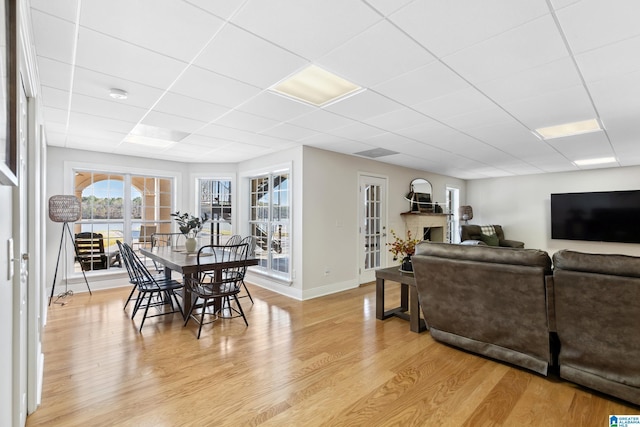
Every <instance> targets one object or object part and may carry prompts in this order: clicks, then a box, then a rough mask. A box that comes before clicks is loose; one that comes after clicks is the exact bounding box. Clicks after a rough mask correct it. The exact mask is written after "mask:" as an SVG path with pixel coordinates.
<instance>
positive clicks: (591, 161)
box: [573, 157, 617, 166]
mask: <svg viewBox="0 0 640 427" xmlns="http://www.w3.org/2000/svg"><path fill="white" fill-rule="evenodd" d="M616 161H617V160H616V158H615V157H601V158H599V159H583V160H576V161H574V162H573V163H574V164H575V165H576V166H591V165H602V164H605V163H615V162H616Z"/></svg>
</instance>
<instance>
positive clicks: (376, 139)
mask: <svg viewBox="0 0 640 427" xmlns="http://www.w3.org/2000/svg"><path fill="white" fill-rule="evenodd" d="M362 142H364V143H365V144H368V145H372V146H374V147H380V148H386V149H387V150H393V151H403V150H402V146H404V145H405V144H408V143H410V142H413V141H411V140H410V139H409V138H405V137H404V136H401V135H397V134H395V133H390V132H387V133H381V134H380V135H376V136H373V137H371V138H367V139H365V140H363V141H362Z"/></svg>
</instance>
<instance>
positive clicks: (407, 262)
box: [387, 230, 420, 271]
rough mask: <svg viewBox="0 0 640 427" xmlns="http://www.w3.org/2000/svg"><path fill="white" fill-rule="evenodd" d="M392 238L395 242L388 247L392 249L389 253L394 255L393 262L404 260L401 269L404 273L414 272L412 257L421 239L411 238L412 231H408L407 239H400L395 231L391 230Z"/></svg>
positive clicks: (388, 244)
mask: <svg viewBox="0 0 640 427" xmlns="http://www.w3.org/2000/svg"><path fill="white" fill-rule="evenodd" d="M391 236H392V237H393V242H390V243H387V246H389V247H390V248H389V252H391V254H393V260H394V261H397V260H398V259H402V265H401V266H400V269H401V270H403V271H413V265H412V264H411V256H412V255H413V254H414V253H415V251H416V245H417V244H418V243H420V239H415V238H413V237H411V230H407V238H406V239H403V238H400V237H398V235H396V233H395V232H394V231H393V230H391Z"/></svg>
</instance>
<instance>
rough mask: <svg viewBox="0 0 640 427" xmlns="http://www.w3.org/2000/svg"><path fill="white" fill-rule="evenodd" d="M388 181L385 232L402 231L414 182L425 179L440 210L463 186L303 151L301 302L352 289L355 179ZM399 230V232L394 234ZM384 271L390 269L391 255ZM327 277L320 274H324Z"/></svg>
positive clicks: (326, 153)
mask: <svg viewBox="0 0 640 427" xmlns="http://www.w3.org/2000/svg"><path fill="white" fill-rule="evenodd" d="M359 173H363V174H367V173H368V174H372V175H375V176H383V177H386V178H388V188H387V205H388V214H387V215H388V217H387V220H388V225H389V229H393V230H395V231H398V232H399V234H402V233H403V231H404V222H403V221H402V218H401V216H400V213H401V212H406V211H408V210H409V202H407V200H406V199H405V198H404V197H405V195H406V194H407V193H408V192H409V185H410V182H411V181H412V180H413V179H414V178H426V179H427V180H428V181H430V182H431V184H432V187H433V200H434V201H437V202H440V203H441V204H442V205H444V200H445V188H446V186H453V187H457V188H460V190H461V194H462V197H464V196H465V194H466V183H465V181H463V180H460V179H456V178H451V177H446V176H442V175H436V174H432V173H428V172H424V171H418V170H414V169H408V168H404V167H400V166H395V165H391V164H387V163H381V162H377V161H374V160H369V159H365V158H361V157H355V156H349V155H344V154H338V153H334V152H330V151H325V150H320V149H317V148H312V147H304V171H303V174H304V184H305V185H304V194H303V197H304V203H303V204H304V212H303V215H302V222H303V233H304V242H303V252H304V264H303V270H302V271H303V272H304V273H303V274H304V278H303V280H304V296H305V297H314V296H319V295H323V294H326V293H331V292H335V291H336V290H342V289H347V288H350V287H355V286H358V278H359V276H358V267H359V262H358V255H359V253H360V252H359V246H358V245H359V235H358V224H359V218H358V203H359V200H360V196H359V194H358V191H359V182H358V179H359V177H358V174H359ZM400 230H402V231H400ZM384 252H385V254H386V255H387V260H386V261H387V265H392V264H391V263H392V262H393V261H392V260H391V258H392V257H391V254H390V253H389V252H388V251H386V250H385V251H384ZM327 267H328V269H329V271H330V273H329V274H328V275H325V274H324V271H325V268H327Z"/></svg>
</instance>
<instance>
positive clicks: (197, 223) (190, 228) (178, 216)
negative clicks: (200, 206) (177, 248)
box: [171, 211, 209, 253]
mask: <svg viewBox="0 0 640 427" xmlns="http://www.w3.org/2000/svg"><path fill="white" fill-rule="evenodd" d="M171 216H172V217H174V219H175V220H176V222H177V223H178V228H179V229H180V232H181V233H182V234H184V235H185V237H186V240H185V242H184V246H185V249H186V250H187V252H189V253H191V252H195V251H196V246H197V245H198V240H197V237H198V233H199V232H200V230H202V227H203V226H204V223H205V222H207V220H208V219H209V217H208V216H207V214H206V213H205V214H203V215H202V217H197V216H193V215H190V214H188V213H180V211H177V212H174V213H172V214H171Z"/></svg>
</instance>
